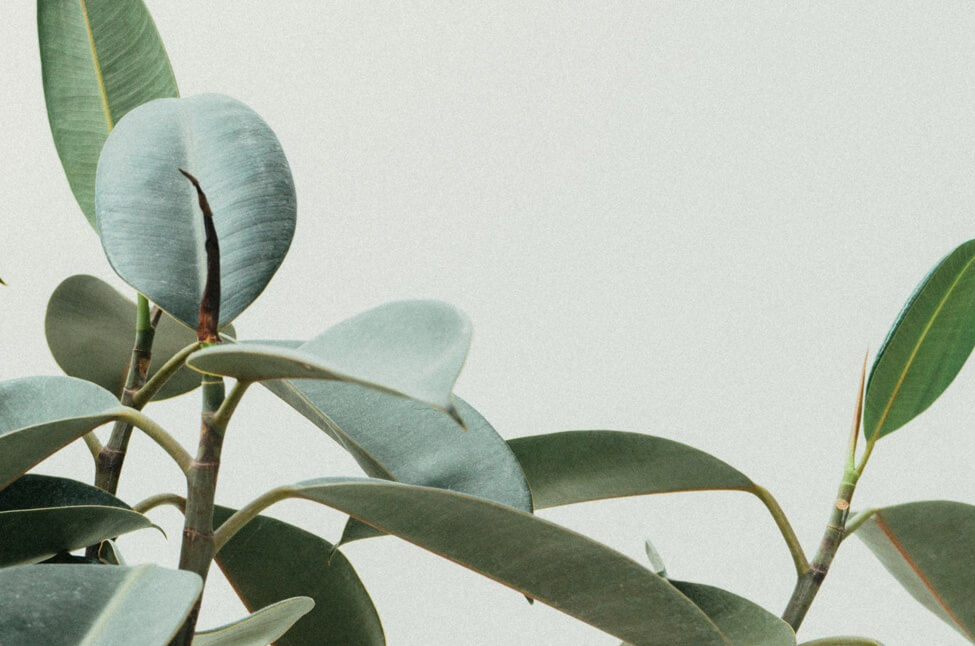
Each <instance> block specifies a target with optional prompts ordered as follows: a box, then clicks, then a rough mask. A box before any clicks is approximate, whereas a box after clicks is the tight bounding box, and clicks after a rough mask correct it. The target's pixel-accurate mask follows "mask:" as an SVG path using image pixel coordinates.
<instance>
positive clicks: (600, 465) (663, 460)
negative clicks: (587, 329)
mask: <svg viewBox="0 0 975 646" xmlns="http://www.w3.org/2000/svg"><path fill="white" fill-rule="evenodd" d="M508 444H509V445H510V446H511V449H512V450H513V451H514V452H515V456H516V457H517V458H518V461H519V462H520V463H521V466H522V468H523V469H524V470H525V476H526V477H527V478H528V484H529V487H530V488H531V491H532V498H533V499H534V502H535V508H536V509H544V508H546V507H556V506H558V505H568V504H572V503H576V502H584V501H587V500H601V499H604V498H616V497H619V496H637V495H642V494H651V493H664V492H669V491H693V490H707V489H740V490H743V491H751V490H752V489H753V488H754V487H755V485H754V483H752V481H751V480H749V479H748V478H747V477H746V476H745V475H744V474H742V473H741V472H740V471H738V470H737V469H735V468H733V467H731V466H729V465H728V464H726V463H724V462H722V461H721V460H719V459H718V458H715V457H712V456H710V455H708V454H707V453H705V452H703V451H699V450H698V449H695V448H692V447H690V446H687V445H686V444H681V443H680V442H675V441H673V440H668V439H664V438H662V437H654V436H652V435H642V434H640V433H625V432H622V431H563V432H560V433H550V434H547V435H531V436H528V437H520V438H516V439H512V440H509V441H508Z"/></svg>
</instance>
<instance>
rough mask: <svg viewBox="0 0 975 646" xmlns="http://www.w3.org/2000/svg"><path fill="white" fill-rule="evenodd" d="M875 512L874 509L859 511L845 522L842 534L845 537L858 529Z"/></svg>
mask: <svg viewBox="0 0 975 646" xmlns="http://www.w3.org/2000/svg"><path fill="white" fill-rule="evenodd" d="M875 513H877V510H876V509H865V510H864V511H861V512H860V513H858V514H857V515H855V516H854V517H853V518H851V519H850V520H848V521H847V523H846V535H845V536H843V538H844V539H846V538H847V537H848V536H850V534H852V533H853V532H855V531H856V530H858V529H860V525H862V524H863V523H865V522H867V521H868V520H870V517H871V516H873V515H874V514H875Z"/></svg>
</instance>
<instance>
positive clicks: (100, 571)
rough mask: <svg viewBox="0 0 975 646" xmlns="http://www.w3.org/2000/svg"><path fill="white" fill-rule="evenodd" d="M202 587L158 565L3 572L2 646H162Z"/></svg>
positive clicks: (0, 597)
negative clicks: (22, 645) (34, 645)
mask: <svg viewBox="0 0 975 646" xmlns="http://www.w3.org/2000/svg"><path fill="white" fill-rule="evenodd" d="M201 587H202V581H201V580H200V577H198V576H197V575H196V574H194V573H192V572H185V571H183V570H170V569H166V568H161V567H157V566H155V565H140V566H137V567H122V566H101V565H43V564H42V565H22V566H18V567H11V568H4V569H0V608H3V612H0V644H44V645H45V646H100V645H102V644H139V645H140V646H165V645H166V644H168V643H169V640H170V639H171V638H172V637H173V636H174V635H175V634H176V631H177V630H179V627H180V625H181V624H182V623H183V621H184V620H185V619H186V616H187V615H188V614H189V612H190V609H191V608H192V607H193V603H194V602H195V601H196V597H197V595H198V594H199V593H200V588H201Z"/></svg>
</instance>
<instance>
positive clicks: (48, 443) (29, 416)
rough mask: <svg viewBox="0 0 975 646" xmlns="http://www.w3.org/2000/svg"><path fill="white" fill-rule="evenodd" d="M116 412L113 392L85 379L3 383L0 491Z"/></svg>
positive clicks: (29, 379) (0, 391)
mask: <svg viewBox="0 0 975 646" xmlns="http://www.w3.org/2000/svg"><path fill="white" fill-rule="evenodd" d="M118 410H119V403H118V400H116V399H115V397H114V396H113V395H112V393H110V392H108V391H107V390H105V389H104V388H102V387H101V386H97V385H95V384H93V383H91V382H90V381H85V380H83V379H76V378H74V377H25V378H22V379H13V380H10V381H3V382H0V489H3V488H4V487H6V486H7V485H8V484H10V483H11V482H13V481H14V480H16V479H17V478H19V477H20V476H21V475H23V474H24V473H26V472H27V470H28V469H30V468H31V467H33V466H34V465H35V464H37V463H38V462H40V461H41V460H43V459H44V458H46V457H47V456H49V455H51V454H52V453H54V452H55V451H57V450H58V449H60V448H61V447H63V446H65V445H66V444H68V443H69V442H71V441H73V440H75V439H77V438H79V437H81V436H82V435H84V434H85V433H87V432H88V431H90V430H91V429H93V428H95V427H96V426H99V425H101V424H104V423H105V422H107V421H109V420H110V419H112V418H113V415H114V414H115V413H117V412H118Z"/></svg>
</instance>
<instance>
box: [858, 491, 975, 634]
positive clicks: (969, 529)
mask: <svg viewBox="0 0 975 646" xmlns="http://www.w3.org/2000/svg"><path fill="white" fill-rule="evenodd" d="M856 535H857V536H859V537H860V538H861V539H862V540H863V542H864V543H866V544H867V547H869V548H870V550H871V551H872V552H873V553H874V555H875V556H876V557H877V558H878V559H880V562H881V563H882V564H883V565H884V567H885V568H887V571H889V572H890V573H891V574H893V575H894V578H895V579H897V580H898V581H899V582H900V584H901V585H902V586H904V588H905V589H907V591H908V592H910V593H911V596H912V597H914V598H915V599H917V600H918V601H919V602H920V603H921V604H922V605H923V606H924V607H925V608H927V609H928V610H930V611H931V612H933V613H934V614H936V615H937V616H938V617H940V618H941V619H942V620H943V621H945V622H946V623H948V624H949V625H951V626H952V627H953V628H954V629H955V630H957V631H958V632H960V633H961V634H962V635H964V636H965V637H966V638H967V639H968V640H969V641H973V642H975V562H973V560H972V536H975V507H973V506H972V505H965V504H962V503H960V502H950V501H946V500H935V501H925V502H912V503H907V504H903V505H895V506H893V507H884V508H883V509H877V510H875V511H874V513H873V515H872V516H871V517H870V518H869V519H868V520H867V521H866V522H865V523H864V524H863V525H861V526H860V528H859V529H857V530H856Z"/></svg>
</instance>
